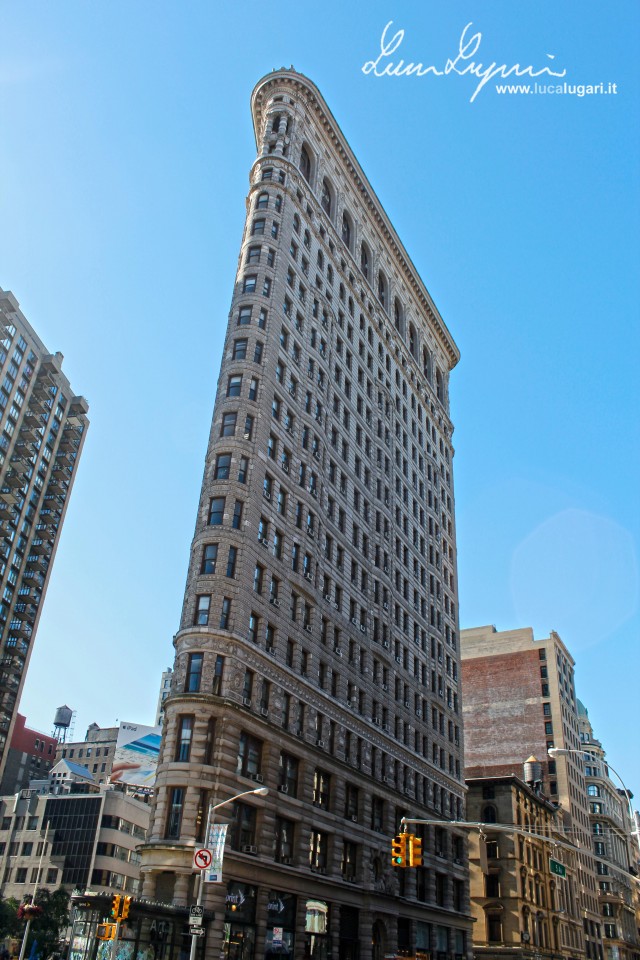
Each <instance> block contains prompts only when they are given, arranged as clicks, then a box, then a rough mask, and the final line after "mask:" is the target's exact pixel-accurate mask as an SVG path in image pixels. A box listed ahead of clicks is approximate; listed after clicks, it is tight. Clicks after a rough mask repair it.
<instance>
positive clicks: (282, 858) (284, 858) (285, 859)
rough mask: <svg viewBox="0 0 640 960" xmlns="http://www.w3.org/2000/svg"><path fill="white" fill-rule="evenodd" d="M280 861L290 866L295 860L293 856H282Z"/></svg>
mask: <svg viewBox="0 0 640 960" xmlns="http://www.w3.org/2000/svg"><path fill="white" fill-rule="evenodd" d="M280 863H284V864H285V866H287V867H290V866H291V864H292V863H293V860H292V859H291V857H280Z"/></svg>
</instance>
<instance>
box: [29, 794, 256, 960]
mask: <svg viewBox="0 0 640 960" xmlns="http://www.w3.org/2000/svg"><path fill="white" fill-rule="evenodd" d="M268 793H269V788H268V787H256V789H255V790H243V791H242V793H236V795H235V796H234V797H229V799H228V800H222V801H221V802H220V803H210V804H209V809H208V811H207V825H206V828H205V833H204V836H205V844H207V843H208V842H209V834H210V832H211V830H212V828H213V825H214V823H215V813H216V810H219V809H220V807H226V806H227V804H229V803H233V802H234V801H235V800H239V799H240V797H248V796H250V795H251V794H254V795H255V796H258V797H266V795H267V794H268ZM203 895H204V870H201V871H200V883H199V885H198V897H197V900H196V905H197V906H198V907H200V906H202V899H203ZM197 943H198V935H197V934H195V933H194V934H192V935H191V950H190V953H189V960H195V957H196V948H197ZM20 960H22V958H20Z"/></svg>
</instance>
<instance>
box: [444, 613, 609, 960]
mask: <svg viewBox="0 0 640 960" xmlns="http://www.w3.org/2000/svg"><path fill="white" fill-rule="evenodd" d="M460 645H461V652H462V686H463V690H464V725H465V775H466V777H467V778H468V779H469V778H474V777H487V776H503V775H506V774H509V773H515V774H516V775H518V774H519V772H520V771H521V769H522V763H523V760H524V758H526V757H528V756H530V755H533V756H535V757H536V758H537V759H538V761H540V763H541V765H542V784H543V786H542V790H543V792H544V793H545V794H546V795H547V796H548V797H549V799H551V800H553V801H554V802H555V803H557V804H559V805H560V806H561V808H562V812H563V819H564V829H565V831H566V832H567V834H568V835H569V836H570V837H571V838H572V841H573V842H574V843H575V844H576V846H577V847H578V848H579V852H578V855H577V862H578V866H579V876H578V885H579V893H580V912H581V916H582V919H583V929H582V931H581V933H582V936H581V942H580V943H579V944H576V943H573V942H572V941H571V939H570V938H572V937H574V936H575V929H574V927H573V925H572V924H571V923H570V918H569V917H564V918H563V920H562V922H561V931H560V933H561V938H562V939H561V942H562V943H563V944H565V943H570V944H571V946H572V948H573V950H574V956H576V957H580V956H586V957H587V958H590V960H591V958H592V960H602V957H603V949H602V918H601V917H600V915H599V909H598V883H597V876H596V862H595V858H594V856H593V852H592V851H593V846H592V838H591V825H590V820H589V806H588V802H587V796H586V784H585V779H584V771H583V766H582V763H581V756H580V754H579V753H575V754H571V753H570V754H568V755H567V756H560V757H557V758H556V759H550V758H549V756H548V753H547V751H548V750H549V749H551V748H552V747H555V748H559V749H561V750H575V751H579V750H580V729H579V723H578V707H577V700H576V695H575V683H574V665H575V662H574V660H573V658H572V656H571V654H570V653H569V651H568V650H567V648H566V647H565V645H564V643H563V642H562V640H561V639H560V637H559V636H558V634H557V633H555V632H553V631H552V632H551V634H550V636H549V637H548V638H545V639H544V640H535V639H534V636H533V631H532V630H531V629H530V628H523V629H519V630H505V631H501V632H498V631H497V630H496V628H495V627H493V626H484V627H475V628H473V629H470V630H462V631H461V641H460Z"/></svg>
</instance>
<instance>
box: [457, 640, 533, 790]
mask: <svg viewBox="0 0 640 960" xmlns="http://www.w3.org/2000/svg"><path fill="white" fill-rule="evenodd" d="M462 702H463V707H464V710H463V713H464V747H465V776H467V777H477V776H489V775H490V776H502V775H505V774H508V773H515V774H517V775H518V776H520V777H521V776H522V765H523V763H524V761H525V760H527V759H528V758H529V757H530V756H531V754H534V755H535V756H536V757H537V759H538V760H540V761H541V762H542V763H543V764H544V763H545V762H546V759H547V748H546V737H545V732H544V722H545V718H544V716H543V713H542V698H541V688H540V660H539V658H538V651H537V650H526V651H522V652H518V653H505V654H500V655H494V656H490V657H478V658H474V659H469V660H463V661H462Z"/></svg>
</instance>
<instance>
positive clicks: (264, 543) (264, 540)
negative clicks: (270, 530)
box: [260, 537, 269, 547]
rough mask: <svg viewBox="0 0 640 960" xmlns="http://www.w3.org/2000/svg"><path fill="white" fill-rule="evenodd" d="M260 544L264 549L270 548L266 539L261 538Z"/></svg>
mask: <svg viewBox="0 0 640 960" xmlns="http://www.w3.org/2000/svg"><path fill="white" fill-rule="evenodd" d="M260 543H261V544H262V546H263V547H268V546H269V541H268V540H267V538H266V537H261V538H260Z"/></svg>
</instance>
